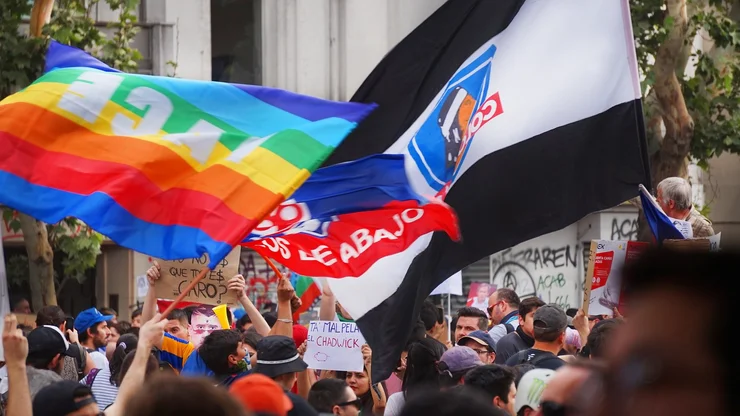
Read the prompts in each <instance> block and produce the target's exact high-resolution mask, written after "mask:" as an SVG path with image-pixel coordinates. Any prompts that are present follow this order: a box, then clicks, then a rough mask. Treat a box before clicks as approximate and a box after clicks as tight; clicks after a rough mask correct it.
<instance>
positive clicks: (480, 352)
mask: <svg viewBox="0 0 740 416" xmlns="http://www.w3.org/2000/svg"><path fill="white" fill-rule="evenodd" d="M471 349H472V350H473V351H475V352H477V353H478V355H484V356H485V355H486V354H488V350H477V349H475V348H471Z"/></svg>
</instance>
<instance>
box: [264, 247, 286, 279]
mask: <svg viewBox="0 0 740 416" xmlns="http://www.w3.org/2000/svg"><path fill="white" fill-rule="evenodd" d="M259 255H260V256H261V257H262V258H263V259H265V263H267V265H268V266H270V268H271V269H272V271H273V272H275V276H277V277H278V279H282V278H283V274H282V273H280V270H278V268H277V266H275V263H273V262H272V260H270V259H269V258H267V257H266V256H265V255H264V254H262V253H259Z"/></svg>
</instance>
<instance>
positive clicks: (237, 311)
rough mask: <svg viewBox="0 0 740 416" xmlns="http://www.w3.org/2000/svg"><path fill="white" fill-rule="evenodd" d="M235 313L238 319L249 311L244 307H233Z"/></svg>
mask: <svg viewBox="0 0 740 416" xmlns="http://www.w3.org/2000/svg"><path fill="white" fill-rule="evenodd" d="M231 312H232V313H233V314H234V320H236V321H238V320H240V319H242V316H244V315H246V314H247V312H246V311H245V310H244V309H241V308H239V309H232V311H231Z"/></svg>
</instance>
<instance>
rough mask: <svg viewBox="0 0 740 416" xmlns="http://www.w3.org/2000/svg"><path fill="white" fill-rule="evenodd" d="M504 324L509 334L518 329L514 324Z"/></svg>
mask: <svg viewBox="0 0 740 416" xmlns="http://www.w3.org/2000/svg"><path fill="white" fill-rule="evenodd" d="M504 326H505V327H506V333H507V334H511V333H512V332H515V331H516V328H514V325H512V324H504Z"/></svg>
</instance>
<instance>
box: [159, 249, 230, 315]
mask: <svg viewBox="0 0 740 416" xmlns="http://www.w3.org/2000/svg"><path fill="white" fill-rule="evenodd" d="M240 254H241V247H236V248H235V249H234V250H232V251H231V253H229V255H227V256H226V257H225V258H224V259H223V260H221V262H220V263H219V264H218V265H217V266H216V267H214V268H213V270H211V271H210V272H208V274H206V277H205V278H204V279H203V280H201V281H200V282H198V284H197V285H196V286H195V287H194V288H193V290H191V291H190V293H188V294H187V295H186V296H185V297H184V298H183V301H185V302H196V303H203V304H207V305H220V304H222V303H224V304H226V303H236V296H235V294H234V293H231V292H229V290H228V288H227V286H226V284H227V283H228V282H229V279H231V278H232V277H234V276H235V275H236V274H237V273H238V270H239V255H240ZM157 262H158V263H159V266H160V271H161V273H162V277H161V278H160V279H159V282H157V285H156V286H155V288H156V294H157V298H161V299H174V298H176V297H177V296H178V295H180V292H181V291H182V289H185V288H186V287H187V286H188V284H189V283H190V282H191V281H192V280H193V279H195V277H196V276H198V273H200V271H201V270H203V268H204V267H208V262H209V259H208V255H207V254H204V255H203V256H201V257H200V258H199V259H187V260H173V261H168V260H157Z"/></svg>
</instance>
